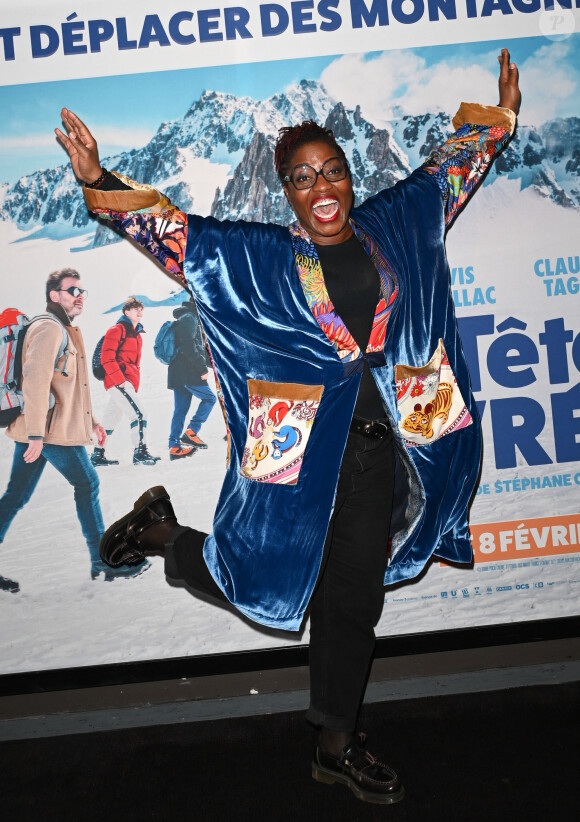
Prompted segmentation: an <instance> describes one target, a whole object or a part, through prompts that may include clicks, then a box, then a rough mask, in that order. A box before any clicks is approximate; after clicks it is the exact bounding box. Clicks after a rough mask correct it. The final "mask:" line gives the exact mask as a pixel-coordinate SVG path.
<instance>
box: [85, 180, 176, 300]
mask: <svg viewBox="0 0 580 822" xmlns="http://www.w3.org/2000/svg"><path fill="white" fill-rule="evenodd" d="M115 176H117V177H118V178H119V179H120V180H121V181H122V182H123V183H125V185H129V186H130V188H129V189H127V188H125V189H123V190H118V191H102V190H99V189H89V188H85V189H83V193H84V196H85V201H86V204H87V207H88V208H89V210H90V211H92V212H93V213H94V214H98V216H99V217H101V218H103V219H104V220H107V221H108V222H110V223H111V224H112V225H113V226H114V227H115V228H116V229H118V230H119V231H121V232H122V233H123V234H125V235H126V236H127V237H130V238H131V239H132V240H134V241H135V242H136V243H138V245H140V246H142V247H143V248H144V249H145V250H146V251H148V252H149V253H150V254H151V255H152V256H153V257H155V258H156V259H157V260H159V262H160V263H161V265H162V266H163V267H164V268H165V269H166V270H167V271H168V272H169V273H170V274H172V275H173V276H174V277H177V278H178V279H179V280H181V281H182V283H183V285H184V286H185V285H186V281H185V277H184V275H183V260H184V257H185V247H186V244H187V215H186V214H185V213H184V212H183V211H179V209H177V208H176V207H175V206H173V205H172V204H171V203H170V202H169V200H168V199H167V198H166V197H165V196H164V195H162V194H160V193H159V192H158V191H157V190H156V189H154V188H152V187H151V186H145V185H142V184H141V183H136V182H135V181H133V180H130V179H129V178H128V177H124V176H122V175H115Z"/></svg>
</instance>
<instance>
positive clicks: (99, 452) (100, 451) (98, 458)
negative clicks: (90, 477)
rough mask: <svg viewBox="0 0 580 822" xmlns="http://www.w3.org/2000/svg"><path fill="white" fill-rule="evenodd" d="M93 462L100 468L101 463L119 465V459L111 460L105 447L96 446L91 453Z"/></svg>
mask: <svg viewBox="0 0 580 822" xmlns="http://www.w3.org/2000/svg"><path fill="white" fill-rule="evenodd" d="M91 462H92V464H93V465H94V466H95V468H98V467H99V466H100V465H118V464H119V460H110V459H107V457H106V456H105V449H104V448H95V450H94V451H93V453H92V454H91Z"/></svg>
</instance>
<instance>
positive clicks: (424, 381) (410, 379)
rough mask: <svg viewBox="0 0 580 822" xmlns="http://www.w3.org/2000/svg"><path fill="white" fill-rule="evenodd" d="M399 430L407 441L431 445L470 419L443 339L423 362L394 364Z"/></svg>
mask: <svg viewBox="0 0 580 822" xmlns="http://www.w3.org/2000/svg"><path fill="white" fill-rule="evenodd" d="M395 383H396V387H397V408H398V411H399V431H400V432H401V434H402V435H403V438H404V440H405V442H406V444H407V445H409V446H412V445H430V444H431V443H432V442H436V441H437V440H438V439H440V438H441V437H444V436H445V434H451V432H452V431H458V430H459V429H460V428H465V426H467V425H471V423H472V422H473V420H472V417H471V414H470V413H469V411H468V410H467V407H466V405H465V402H464V400H463V397H462V395H461V391H460V390H459V387H458V385H457V382H456V380H455V375H454V374H453V371H452V370H451V366H450V365H449V360H448V359H447V355H446V353H445V346H444V345H443V340H439V345H438V346H437V349H436V350H435V353H434V354H433V356H432V357H431V359H430V360H429V362H428V363H427V365H423V366H411V365H396V366H395Z"/></svg>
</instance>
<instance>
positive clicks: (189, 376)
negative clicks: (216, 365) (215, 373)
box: [167, 300, 216, 460]
mask: <svg viewBox="0 0 580 822" xmlns="http://www.w3.org/2000/svg"><path fill="white" fill-rule="evenodd" d="M173 316H174V317H175V323H176V324H175V345H176V348H177V353H176V355H175V357H174V358H173V359H172V360H171V362H170V363H169V368H168V370H167V387H168V388H170V389H171V390H172V391H173V418H172V420H171V430H170V432H169V458H170V459H172V460H176V459H180V458H182V457H189V456H191V455H192V454H193V453H194V452H195V451H197V450H198V449H202V448H207V444H206V443H205V442H204V441H203V440H202V439H201V438H200V436H199V430H200V428H201V426H202V425H203V423H204V422H205V421H206V420H207V418H208V417H209V415H210V413H211V410H212V408H213V407H214V405H215V402H216V395H215V394H214V392H213V391H212V390H211V388H210V387H209V385H208V384H207V377H208V369H209V366H210V360H209V356H208V354H207V351H206V349H205V345H204V341H203V336H202V333H201V326H200V324H199V318H198V316H197V310H196V308H195V303H194V301H193V300H186V301H185V302H184V303H182V304H181V305H180V306H178V307H177V308H176V309H175V310H174V312H173ZM193 397H196V398H197V399H198V400H199V403H198V405H197V408H196V410H195V412H194V414H193V415H192V417H191V419H190V420H189V422H188V424H187V427H186V429H185V431H183V424H184V422H185V416H186V414H187V413H188V411H189V407H190V405H191V400H192V399H193ZM182 432H183V433H182Z"/></svg>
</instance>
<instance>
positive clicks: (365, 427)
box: [350, 417, 389, 440]
mask: <svg viewBox="0 0 580 822" xmlns="http://www.w3.org/2000/svg"><path fill="white" fill-rule="evenodd" d="M350 430H351V431H354V433H355V434H362V435H363V437H369V438H370V439H373V440H382V439H383V437H386V436H387V434H388V433H389V426H388V423H387V421H386V420H385V421H381V420H364V419H363V418H362V417H353V418H352V421H351V423H350Z"/></svg>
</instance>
